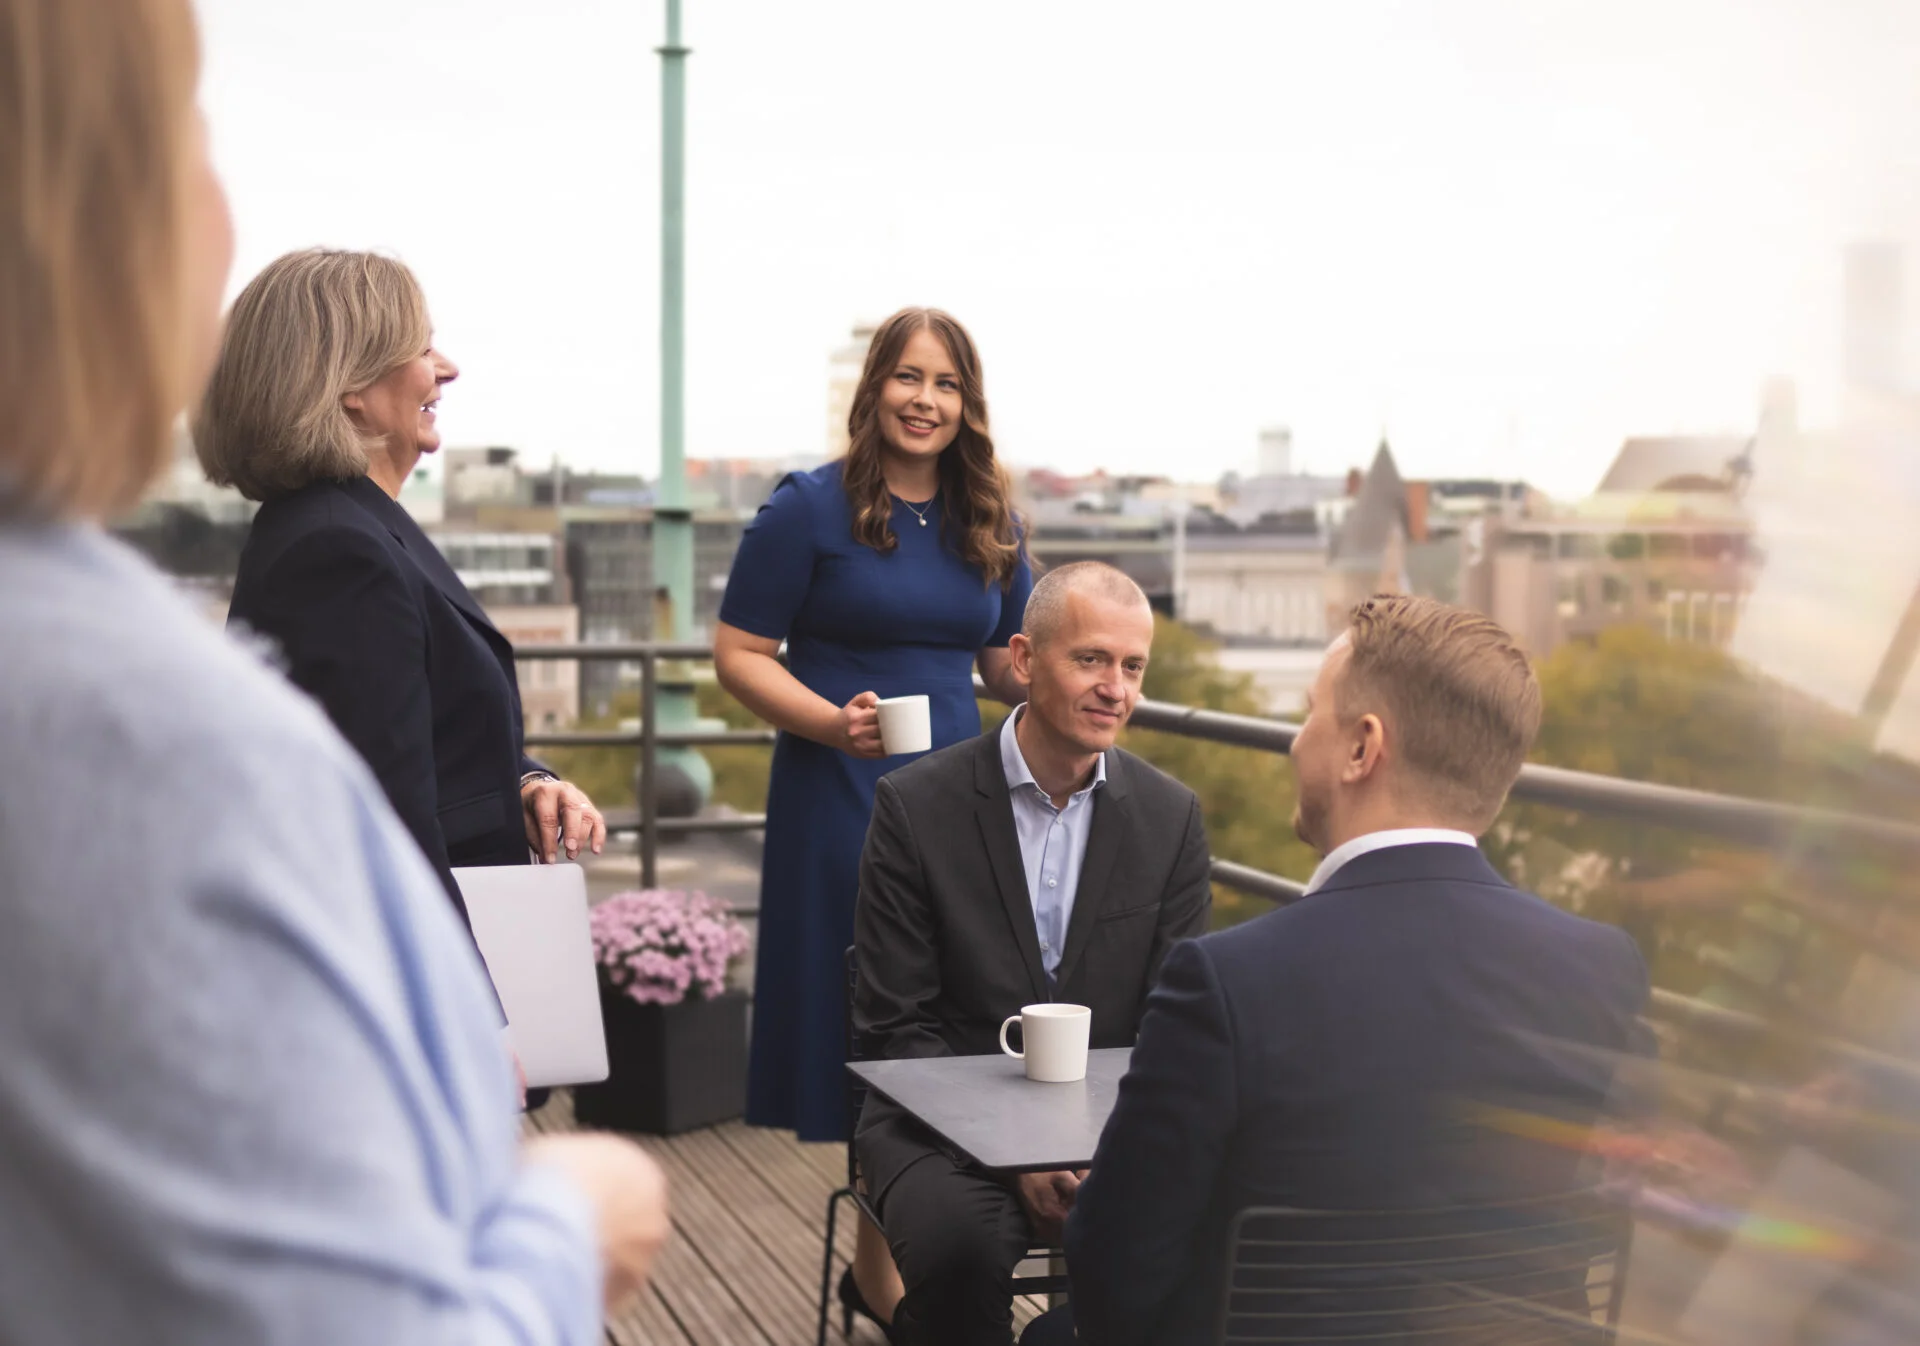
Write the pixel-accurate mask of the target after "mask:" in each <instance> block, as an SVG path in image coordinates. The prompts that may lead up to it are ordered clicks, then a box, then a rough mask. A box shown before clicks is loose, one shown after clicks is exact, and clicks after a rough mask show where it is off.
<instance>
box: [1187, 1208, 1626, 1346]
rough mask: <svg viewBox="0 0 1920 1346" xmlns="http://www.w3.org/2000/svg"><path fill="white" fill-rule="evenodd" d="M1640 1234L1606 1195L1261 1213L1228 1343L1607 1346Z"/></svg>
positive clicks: (1246, 1235)
mask: <svg viewBox="0 0 1920 1346" xmlns="http://www.w3.org/2000/svg"><path fill="white" fill-rule="evenodd" d="M1630 1228H1631V1225H1630V1222H1629V1221H1628V1219H1627V1217H1626V1215H1625V1213H1624V1212H1623V1211H1622V1210H1621V1209H1620V1208H1619V1207H1617V1206H1616V1205H1613V1204H1611V1203H1609V1202H1607V1201H1605V1200H1603V1199H1602V1198H1601V1197H1600V1196H1599V1195H1598V1194H1597V1193H1595V1192H1592V1191H1580V1192H1571V1193H1564V1194H1560V1195H1557V1196H1552V1197H1543V1198H1534V1199H1530V1200H1526V1201H1517V1202H1511V1203H1506V1204H1502V1205H1482V1206H1459V1207H1451V1208H1446V1209H1437V1210H1417V1211H1308V1210H1292V1209H1286V1208H1280V1207H1253V1208H1250V1209H1247V1210H1244V1211H1242V1212H1241V1213H1240V1214H1239V1216H1237V1217H1236V1218H1235V1220H1234V1221H1233V1224H1232V1227H1231V1234H1230V1243H1229V1253H1228V1257H1229V1262H1228V1268H1227V1278H1226V1283H1225V1286H1224V1289H1223V1293H1222V1296H1221V1305H1220V1330H1219V1336H1218V1339H1219V1341H1220V1342H1222V1343H1253V1342H1305V1341H1314V1342H1339V1341H1343V1340H1358V1339H1360V1338H1370V1339H1372V1340H1374V1341H1376V1342H1380V1341H1393V1342H1402V1341H1404V1342H1408V1343H1412V1344H1413V1346H1536V1344H1537V1346H1601V1344H1602V1343H1607V1342H1610V1341H1611V1340H1612V1339H1613V1325H1614V1323H1615V1322H1616V1321H1617V1318H1618V1314H1619V1305H1620V1298H1621V1296H1620V1290H1621V1289H1622V1288H1623V1287H1624V1279H1625V1272H1626V1267H1625V1262H1626V1251H1627V1235H1628V1231H1629V1229H1630Z"/></svg>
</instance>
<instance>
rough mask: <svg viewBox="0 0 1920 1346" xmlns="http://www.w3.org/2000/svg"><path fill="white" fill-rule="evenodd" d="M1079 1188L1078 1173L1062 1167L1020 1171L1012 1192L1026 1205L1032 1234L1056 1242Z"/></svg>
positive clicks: (1043, 1239) (1063, 1229) (1042, 1239)
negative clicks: (1058, 1168) (1040, 1171)
mask: <svg viewBox="0 0 1920 1346" xmlns="http://www.w3.org/2000/svg"><path fill="white" fill-rule="evenodd" d="M1079 1190H1080V1175H1079V1174H1078V1173H1071V1172H1068V1171H1066V1170H1065V1169H1062V1170H1060V1171H1059V1172H1056V1173H1022V1174H1021V1175H1020V1177H1019V1179H1018V1180H1017V1181H1016V1182H1015V1184H1014V1193H1015V1194H1016V1195H1017V1196H1018V1197H1019V1198H1020V1204H1021V1205H1022V1206H1024V1207H1026V1211H1027V1219H1028V1221H1029V1222H1031V1223H1032V1225H1033V1232H1034V1235H1035V1237H1037V1238H1039V1239H1040V1240H1041V1241H1042V1242H1044V1243H1058V1242H1059V1241H1060V1237H1061V1235H1062V1234H1063V1233H1064V1232H1065V1229H1066V1223H1067V1215H1068V1213H1069V1212H1070V1211H1072V1210H1073V1201H1074V1197H1075V1195H1076V1194H1077V1193H1078V1192H1079Z"/></svg>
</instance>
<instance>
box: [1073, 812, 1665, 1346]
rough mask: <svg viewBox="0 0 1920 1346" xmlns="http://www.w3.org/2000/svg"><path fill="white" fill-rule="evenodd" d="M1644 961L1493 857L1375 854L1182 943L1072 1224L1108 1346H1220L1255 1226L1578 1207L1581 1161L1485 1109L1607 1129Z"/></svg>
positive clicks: (1641, 1034)
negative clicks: (1342, 1215) (1535, 1200)
mask: <svg viewBox="0 0 1920 1346" xmlns="http://www.w3.org/2000/svg"><path fill="white" fill-rule="evenodd" d="M1646 997H1647V974H1646V968H1645V965H1644V963H1643V962H1642V960H1641V958H1640V954H1639V951H1638V949H1637V948H1636V947H1635V946H1634V944H1633V941H1632V940H1631V939H1629V938H1628V937H1627V936H1626V935H1625V934H1624V933H1623V932H1621V931H1620V930H1617V929H1615V928H1613V927H1611V926H1605V925H1599V924H1596V923H1594V922H1592V921H1586V920H1582V919H1580V918H1579V917H1576V916H1571V915H1568V914H1567V913H1566V912H1563V911H1560V910H1559V909H1557V908H1555V907H1552V906H1549V905H1548V904H1547V903H1545V902H1542V901H1541V900H1539V899H1538V898H1536V897H1533V896H1531V895H1529V894H1527V893H1523V892H1521V891H1519V890H1518V889H1516V888H1514V887H1513V886H1512V885H1510V884H1508V883H1507V882H1506V881H1505V880H1504V879H1502V878H1501V877H1500V876H1499V875H1498V874H1496V873H1495V872H1494V870H1493V867H1492V866H1491V865H1489V864H1488V863H1487V861H1486V859H1485V858H1484V857H1483V856H1482V855H1481V854H1480V852H1479V851H1478V850H1475V849H1472V848H1469V847H1466V846H1457V845H1448V844H1444V843H1440V844H1420V845H1411V846H1400V847H1392V848H1389V849H1385V850H1379V851H1374V852H1371V853H1368V854H1364V855H1361V856H1359V857H1357V858H1355V859H1354V860H1352V861H1350V862H1349V863H1348V864H1346V865H1345V866H1343V867H1342V868H1341V869H1339V870H1338V871H1336V872H1335V874H1334V875H1333V877H1332V878H1331V879H1330V880H1329V881H1328V883H1327V885H1326V886H1325V887H1324V888H1322V889H1320V890H1319V891H1318V892H1316V893H1314V894H1313V895H1312V896H1310V897H1306V898H1302V899H1300V900H1299V901H1298V902H1295V903H1294V904H1292V905H1291V906H1288V907H1285V908H1283V909H1281V910H1279V911H1276V912H1273V913H1271V914H1269V915H1266V916H1263V917H1260V918H1259V919H1257V920H1254V921H1250V922H1248V923H1247V924H1245V925H1242V926H1237V927H1234V928H1233V929H1229V930H1223V931H1221V932H1219V933H1217V934H1213V935H1208V936H1205V937H1203V938H1201V939H1197V940H1192V941H1189V942H1187V943H1184V944H1178V945H1175V946H1174V948H1173V950H1172V951H1171V952H1170V953H1169V954H1168V956H1167V960H1166V963H1165V965H1164V966H1163V968H1162V970H1161V974H1160V980H1159V983H1158V984H1157V986H1156V987H1155V988H1154V991H1153V994H1152V996H1151V997H1150V998H1149V1000H1148V1003H1147V1011H1146V1015H1145V1017H1144V1019H1143V1021H1142V1023H1141V1028H1140V1038H1139V1041H1138V1043H1137V1044H1136V1046H1135V1048H1134V1054H1133V1062H1132V1066H1131V1068H1130V1069H1129V1071H1128V1074H1127V1076H1126V1079H1125V1080H1124V1081H1123V1083H1122V1084H1121V1087H1120V1099H1119V1103H1118V1105H1117V1106H1116V1108H1115V1110H1114V1113H1113V1116H1112V1117H1111V1119H1110V1120H1109V1122H1108V1124H1107V1128H1106V1130H1105V1132H1104V1133H1103V1135H1102V1136H1101V1140H1100V1146H1099V1150H1098V1152H1097V1154H1096V1157H1095V1159H1094V1163H1093V1171H1092V1173H1091V1175H1090V1176H1089V1177H1088V1179H1087V1181H1086V1183H1085V1184H1084V1185H1083V1186H1082V1187H1081V1188H1080V1192H1079V1196H1078V1201H1077V1204H1076V1205H1075V1208H1074V1211H1073V1214H1072V1217H1071V1218H1070V1220H1069V1222H1068V1225H1067V1236H1066V1249H1067V1265H1068V1268H1069V1271H1070V1273H1071V1275H1072V1280H1073V1291H1072V1303H1073V1313H1074V1319H1075V1321H1076V1323H1077V1325H1078V1329H1079V1334H1080V1339H1081V1341H1083V1342H1085V1343H1087V1346H1148V1344H1149V1343H1151V1346H1187V1343H1193V1344H1194V1346H1200V1344H1201V1343H1207V1342H1211V1341H1212V1340H1213V1332H1214V1328H1215V1319H1216V1314H1217V1310H1218V1304H1219V1294H1220V1284H1221V1275H1222V1271H1223V1269H1224V1266H1225V1260H1226V1240H1227V1227H1228V1223H1229V1221H1230V1220H1231V1219H1232V1218H1233V1216H1234V1215H1235V1214H1236V1213H1238V1212H1239V1211H1240V1210H1242V1209H1244V1208H1246V1207H1248V1206H1293V1207H1301V1208H1308V1209H1320V1210H1328V1209H1333V1210H1355V1209H1360V1210H1366V1209H1372V1210H1410V1209H1420V1208H1432V1207H1442V1206H1453V1205H1461V1204H1469V1203H1477V1202H1482V1201H1500V1200H1512V1199H1516V1198H1520V1197H1525V1196H1532V1195H1543V1194H1552V1193H1559V1192H1564V1191H1568V1190H1570V1189H1572V1188H1574V1187H1576V1186H1578V1185H1579V1182H1580V1179H1579V1174H1578V1172H1577V1166H1578V1163H1579V1159H1578V1155H1577V1154H1576V1153H1575V1152H1574V1151H1572V1150H1567V1149H1556V1148H1551V1147H1548V1146H1545V1145H1537V1144H1532V1143H1528V1142H1525V1141H1516V1140H1515V1139H1514V1138H1513V1135H1512V1132H1511V1129H1508V1130H1502V1129H1500V1128H1499V1127H1497V1126H1489V1125H1487V1124H1486V1122H1487V1119H1488V1113H1487V1112H1486V1109H1489V1108H1493V1109H1505V1110H1508V1112H1507V1113H1506V1114H1504V1115H1506V1116H1511V1113H1512V1111H1514V1110H1517V1111H1521V1112H1525V1113H1530V1114H1534V1115H1540V1114H1545V1115H1547V1116H1550V1117H1553V1118H1556V1119H1558V1120H1563V1121H1571V1122H1575V1123H1581V1124H1585V1123H1589V1122H1591V1121H1592V1120H1593V1119H1594V1117H1595V1116H1596V1115H1597V1114H1598V1112H1599V1111H1600V1110H1601V1109H1602V1108H1603V1106H1605V1105H1606V1103H1607V1101H1608V1098H1609V1094H1610V1091H1611V1086H1612V1077H1613V1069H1614V1065H1615V1063H1616V1061H1617V1060H1618V1058H1619V1054H1620V1053H1622V1052H1643V1051H1646V1050H1648V1049H1649V1048H1650V1040H1649V1038H1648V1037H1647V1035H1646V1032H1645V1029H1644V1027H1643V1026H1642V1025H1641V1024H1640V1023H1639V1021H1638V1018H1637V1015H1638V1014H1639V1012H1640V1010H1641V1008H1642V1006H1643V1005H1644V1003H1645V1001H1646Z"/></svg>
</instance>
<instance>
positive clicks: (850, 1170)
mask: <svg viewBox="0 0 1920 1346" xmlns="http://www.w3.org/2000/svg"><path fill="white" fill-rule="evenodd" d="M846 967H847V983H846V991H847V1010H846V1022H847V1060H849V1061H858V1060H860V1059H861V1057H862V1052H861V1046H860V1033H859V1030H858V1029H857V1028H855V1027H854V1023H853V1004H854V996H855V995H856V994H857V993H858V991H859V989H860V972H859V964H858V963H857V962H856V961H855V959H854V951H853V947H852V946H851V945H849V946H848V948H847V953H846ZM866 1101H867V1086H866V1085H864V1084H862V1083H861V1082H860V1079H859V1077H858V1076H856V1075H855V1074H853V1072H852V1071H848V1072H847V1184H846V1186H844V1187H837V1188H835V1189H834V1190H833V1192H832V1194H831V1195H829V1196H828V1197H827V1239H826V1251H825V1252H824V1253H823V1254H822V1255H821V1258H820V1324H819V1330H818V1331H817V1332H816V1333H815V1335H814V1346H827V1316H828V1314H829V1312H830V1311H831V1309H832V1307H833V1236H834V1234H835V1232H836V1231H837V1229H838V1225H839V1217H840V1203H841V1202H843V1201H845V1202H849V1203H851V1204H852V1206H853V1208H854V1209H855V1210H857V1211H858V1212H859V1213H860V1214H861V1215H862V1216H864V1217H865V1218H866V1219H867V1220H868V1221H870V1222H871V1223H872V1225H873V1227H874V1228H875V1229H881V1230H884V1229H885V1226H884V1225H882V1224H881V1223H880V1214H879V1212H878V1211H876V1210H874V1208H873V1203H872V1202H871V1201H869V1200H868V1199H867V1194H866V1193H865V1192H864V1191H862V1190H861V1184H860V1161H859V1159H858V1158H857V1157H856V1156H855V1154H854V1149H853V1133H854V1130H855V1128H856V1127H858V1125H859V1122H860V1108H861V1105H862V1104H864V1103H865V1102H866ZM1060 1256H1061V1253H1060V1250H1059V1249H1057V1248H1030V1249H1028V1250H1027V1257H1026V1258H1025V1259H1024V1260H1027V1261H1032V1260H1036V1259H1039V1258H1047V1259H1049V1260H1050V1261H1051V1260H1053V1259H1057V1258H1059V1257H1060ZM1066 1291H1067V1278H1066V1276H1064V1275H1055V1274H1052V1273H1049V1274H1047V1275H1044V1276H1018V1275H1016V1276H1015V1277H1014V1278H1013V1292H1014V1294H1016V1295H1064V1294H1065V1293H1066Z"/></svg>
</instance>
